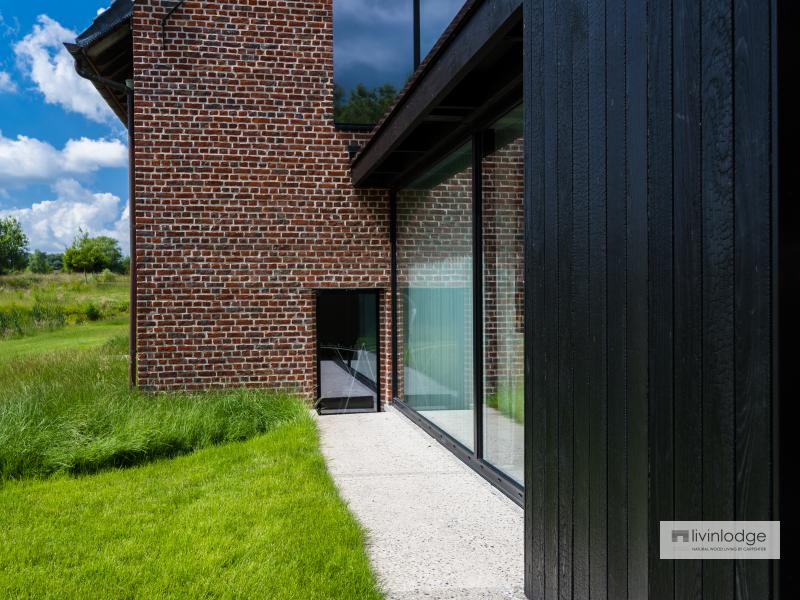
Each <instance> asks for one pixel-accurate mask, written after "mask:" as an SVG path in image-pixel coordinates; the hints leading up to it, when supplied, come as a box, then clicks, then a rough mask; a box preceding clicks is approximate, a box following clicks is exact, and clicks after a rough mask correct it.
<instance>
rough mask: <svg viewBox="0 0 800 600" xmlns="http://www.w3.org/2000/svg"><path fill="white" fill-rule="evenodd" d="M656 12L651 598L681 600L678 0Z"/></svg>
mask: <svg viewBox="0 0 800 600" xmlns="http://www.w3.org/2000/svg"><path fill="white" fill-rule="evenodd" d="M648 18H649V22H648V26H647V31H648V56H649V62H648V72H649V78H648V81H649V84H648V125H647V129H648V132H649V142H648V150H647V154H648V173H649V181H648V211H649V214H650V217H649V240H648V248H649V252H648V255H649V272H650V275H649V296H650V297H649V332H648V339H649V357H648V359H649V367H648V386H649V392H648V395H649V406H650V410H649V422H650V425H649V444H650V452H649V455H650V458H649V462H650V507H649V508H650V513H649V520H650V523H649V537H650V540H649V544H648V548H649V550H648V555H649V580H648V588H649V592H648V594H647V597H648V598H649V599H651V600H673V599H674V597H675V596H674V594H675V590H674V570H673V565H674V563H673V562H672V561H667V560H661V559H660V558H659V535H660V534H659V522H660V521H662V520H667V521H671V520H674V519H675V514H674V503H673V477H674V467H673V427H674V424H673V394H672V390H673V356H672V343H673V285H674V283H675V282H674V278H673V255H672V252H673V241H672V236H673V219H672V209H673V206H672V202H673V198H672V193H673V181H672V177H673V170H672V38H671V33H672V6H671V3H669V2H657V3H653V4H651V5H650V11H649V13H648Z"/></svg>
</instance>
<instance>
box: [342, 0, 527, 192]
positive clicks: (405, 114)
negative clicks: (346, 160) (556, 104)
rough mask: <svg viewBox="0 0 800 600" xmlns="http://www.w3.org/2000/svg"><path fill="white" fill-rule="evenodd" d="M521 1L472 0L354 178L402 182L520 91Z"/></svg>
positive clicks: (358, 182) (366, 183) (363, 155)
mask: <svg viewBox="0 0 800 600" xmlns="http://www.w3.org/2000/svg"><path fill="white" fill-rule="evenodd" d="M522 41H523V37H522V1H521V0H469V1H468V2H467V3H466V4H465V5H464V8H463V9H462V10H461V12H460V13H459V14H458V15H457V16H456V18H455V19H454V21H453V23H451V25H450V27H448V29H447V31H445V33H444V34H443V36H442V38H441V39H440V40H439V42H438V43H437V44H436V46H435V47H434V49H433V50H432V51H431V53H430V54H429V55H428V57H427V58H426V60H425V62H423V63H422V65H420V67H419V69H418V70H417V72H416V73H415V74H414V75H413V76H412V78H411V80H410V81H409V83H408V84H407V85H406V88H405V89H404V90H403V92H402V93H401V95H400V97H399V99H398V101H397V103H396V104H395V106H394V107H393V108H392V109H391V110H390V111H389V112H388V113H387V115H386V116H385V117H384V118H383V120H382V121H381V123H379V124H378V126H377V127H376V129H375V131H374V133H373V135H372V137H371V138H370V140H369V141H368V142H367V143H366V144H365V146H364V148H363V149H362V150H361V152H359V154H358V155H357V156H356V158H355V160H354V161H353V163H352V178H353V184H354V185H355V186H356V187H361V188H366V187H373V188H397V187H400V186H402V185H403V184H405V183H407V182H409V181H410V180H412V179H413V178H414V177H415V176H416V175H418V174H419V173H420V172H421V171H422V170H423V169H425V168H426V167H427V166H428V165H430V164H431V163H432V162H434V161H435V160H436V159H439V158H441V157H442V156H443V155H444V154H445V153H446V152H447V151H448V150H450V149H453V148H455V147H456V146H458V145H459V144H461V143H463V142H464V141H465V140H466V139H468V138H469V136H470V134H471V132H472V131H474V129H475V128H476V127H480V126H481V123H482V122H483V121H485V120H487V119H489V118H493V117H494V116H496V115H497V113H498V111H499V110H502V109H503V108H506V107H508V108H510V107H511V106H512V105H513V104H515V103H516V102H518V101H519V99H520V98H521V97H522V75H523V69H522V52H523V50H522Z"/></svg>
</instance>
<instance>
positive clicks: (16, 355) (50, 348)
mask: <svg viewBox="0 0 800 600" xmlns="http://www.w3.org/2000/svg"><path fill="white" fill-rule="evenodd" d="M127 333H128V317H116V318H113V319H108V320H105V321H97V322H94V323H85V324H83V325H74V326H67V327H64V328H61V329H57V330H55V331H43V332H41V333H37V334H36V335H28V336H25V337H17V338H9V339H0V364H2V363H3V362H4V361H10V360H15V359H20V358H24V357H28V356H35V355H37V354H42V353H47V352H54V351H58V350H86V349H89V348H94V347H97V346H102V345H103V344H105V343H106V342H108V340H110V339H112V338H114V337H118V336H121V335H127Z"/></svg>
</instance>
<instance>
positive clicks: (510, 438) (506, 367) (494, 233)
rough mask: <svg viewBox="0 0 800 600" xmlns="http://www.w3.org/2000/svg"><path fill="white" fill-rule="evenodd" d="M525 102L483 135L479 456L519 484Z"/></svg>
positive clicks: (521, 391) (520, 467) (521, 446)
mask: <svg viewBox="0 0 800 600" xmlns="http://www.w3.org/2000/svg"><path fill="white" fill-rule="evenodd" d="M522 127H523V122H522V107H521V106H520V107H518V108H516V109H514V110H512V111H511V112H510V113H508V114H507V115H505V116H504V117H502V118H501V119H500V120H498V121H497V122H496V123H495V124H494V125H493V126H492V127H491V128H490V129H489V131H487V134H486V136H485V140H486V141H485V144H486V145H487V146H488V148H486V149H485V157H484V159H483V162H482V169H481V170H482V182H483V285H484V293H483V353H484V354H483V386H484V387H483V391H484V394H483V398H484V408H483V412H484V426H483V435H484V459H485V460H486V461H488V462H489V463H491V464H493V465H494V466H495V467H497V468H498V469H500V470H501V471H503V472H504V473H506V474H507V475H509V476H510V477H511V478H513V479H515V480H516V481H517V482H519V483H522V482H523V459H524V454H523V452H524V442H525V441H524V435H523V434H524V429H523V427H524V425H523V422H524V395H523V382H524V371H523V354H524V345H523V333H524V332H523V315H524V305H523V302H524V279H523V274H524V271H523V251H524V247H523V243H524V230H523V227H524V208H523V191H524V162H523V144H522V135H523V129H522Z"/></svg>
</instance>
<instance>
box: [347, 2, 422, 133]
mask: <svg viewBox="0 0 800 600" xmlns="http://www.w3.org/2000/svg"><path fill="white" fill-rule="evenodd" d="M412 21H413V6H412V3H411V0H334V3H333V79H334V120H335V121H336V122H337V123H356V124H372V123H376V122H377V121H378V120H379V119H380V118H381V117H382V116H383V114H384V112H386V110H387V109H388V108H390V107H391V105H392V104H393V103H394V100H395V98H396V96H397V92H398V91H399V90H400V89H401V88H402V87H403V85H405V82H406V80H407V79H408V77H409V75H411V71H412V70H413V60H414V49H413V39H414V38H413V23H412Z"/></svg>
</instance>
